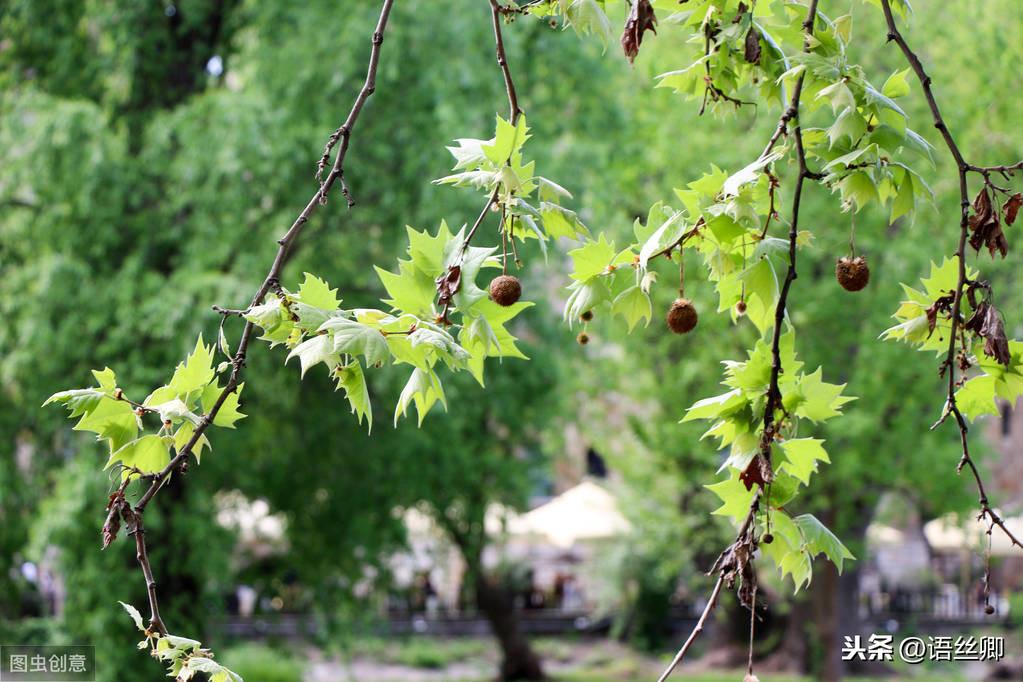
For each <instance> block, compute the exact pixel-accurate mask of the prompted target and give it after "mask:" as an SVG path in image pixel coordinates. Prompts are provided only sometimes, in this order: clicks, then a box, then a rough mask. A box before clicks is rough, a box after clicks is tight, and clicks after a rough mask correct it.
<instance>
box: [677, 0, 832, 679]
mask: <svg viewBox="0 0 1023 682" xmlns="http://www.w3.org/2000/svg"><path fill="white" fill-rule="evenodd" d="M817 4H818V0H810V4H809V6H808V8H807V12H806V20H805V21H804V22H803V32H804V34H805V38H804V43H803V50H804V52H808V51H809V50H810V37H811V36H812V35H813V27H814V24H815V23H816V21H817ZM804 78H805V72H804V73H802V74H800V75H799V79H798V80H797V81H796V85H795V87H794V88H793V90H792V99H791V101H790V102H789V106H788V108H787V109H786V110H785V111H784V112H783V113H782V115H781V117H780V118H779V120H778V126H777V128H775V132H774V134H773V135H772V136H771V139H770V140H769V141H768V143H767V146H766V147H765V148H764V151H763V152H762V153H761V155H760V158H764V157H765V156H767V154H769V153H770V152H771V150H772V149H773V148H774V146H775V144H777V142H778V140H779V139H780V138H781V136H782V135H784V134H785V133H786V130H787V128H788V124H789V122H791V121H793V120H794V121H796V126H795V130H794V131H793V132H794V136H795V141H796V154H797V156H798V160H799V175H798V176H797V178H796V187H795V191H794V193H793V197H792V220H791V223H790V227H789V238H788V241H789V267H788V272H787V273H786V275H785V283H784V284H783V286H782V290H781V293H780V294H779V296H778V301H777V303H776V304H775V308H774V332H773V336H772V339H771V355H772V363H771V381H770V385H769V387H768V390H767V401H766V404H765V406H764V417H763V423H764V432H763V437H762V439H761V444H760V455H759V456H760V457H763V459H764V465H765V466H766V467H767V469H768V472H770V461H771V447H772V444H773V440H774V413H775V411H776V410H777V409H778V408H780V407H781V404H782V403H781V400H782V396H781V391H780V390H779V388H778V380H779V377H780V375H781V372H782V364H781V349H780V346H781V327H782V323H783V322H784V320H785V308H786V306H787V304H788V297H789V291H790V290H791V287H792V282H793V281H795V279H796V277H797V276H798V275H797V273H796V246H797V244H796V242H797V238H798V236H799V207H800V204H801V202H802V197H803V183H804V182H805V181H806V180H807V179H812V178H815V177H818V176H817V175H816V174H815V173H813V172H811V171H810V170H809V168H808V166H807V162H806V150H805V149H804V147H803V136H802V129H801V127H800V125H799V109H800V100H801V98H802V93H803V81H804ZM769 476H770V473H769ZM768 483H770V479H769V478H768ZM764 492H765V489H764V486H763V484H761V485H760V487H758V488H757V490H756V492H755V493H754V494H753V499H752V500H751V502H750V507H749V512H747V514H746V518H745V520H744V521H743V522H742V525H741V526H740V527H739V532H738V533H737V534H736V536H735V540H734V541H733V542H732V544H731V545H729V546H728V547H727V548H726V549H725V550H724V551H723V552H722V553H721V554H720V555H719V556H718V558H717V560H716V561H715V562H714V565H713V566H712V567H711V570H710V572H709V573H710V574H714V573H717V574H718V580H717V582H716V583H715V585H714V590H713V592H711V597H710V599H709V600H708V602H707V606H706V607H705V608H704V610H703V614H702V615H701V616H700V620H699V621H698V622H697V624H696V627H695V628H694V629H693V631H692V632H691V633H690V634H689V637H688V638H687V639H686V641H685V643H683V645H682V648H681V649H679V651H678V653H677V654H675V657H674V658H673V659H672V662H671V663H670V664H669V665H668V668H667V669H666V670H665V671H664V672H663V673H662V674H661V676H660V677H659V678H658V680H657V682H664V681H665V680H666V679H667V678H668V676H669V675H671V672H672V671H673V670H674V669H675V667H676V666H678V664H679V663H680V662H681V661H682V659H683V658H685V655H686V653H687V652H688V651H689V648H690V646H692V644H693V642H694V641H695V640H696V638H697V637H698V636H699V635H700V633H701V632H702V631H703V625H704V622H705V621H706V619H707V616H708V614H709V613H710V612H711V611H713V609H714V607H715V605H716V604H717V598H718V594H719V593H720V591H721V586H722V584H724V583H728V584H729V587H731V584H732V583H733V582H734V581H735V579H736V578H737V577H738V578H740V579H743V576H744V575H745V576H747V579H748V576H749V564H750V563H751V562H752V560H753V554H754V553H755V552H756V549H757V544H758V541H757V539H756V537H755V521H756V515H757V511H758V510H759V509H760V500H761V498H762V497H764ZM765 499H766V498H765ZM750 608H751V609H752V608H753V605H751V606H750Z"/></svg>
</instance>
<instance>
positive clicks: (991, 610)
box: [984, 604, 995, 616]
mask: <svg viewBox="0 0 1023 682" xmlns="http://www.w3.org/2000/svg"><path fill="white" fill-rule="evenodd" d="M984 613H986V614H987V615H989V616H993V615H995V607H994V606H991V604H988V605H987V606H985V607H984Z"/></svg>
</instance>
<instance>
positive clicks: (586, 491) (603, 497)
mask: <svg viewBox="0 0 1023 682" xmlns="http://www.w3.org/2000/svg"><path fill="white" fill-rule="evenodd" d="M629 528H630V526H629V522H628V521H627V520H626V519H625V517H624V516H622V513H621V512H620V511H619V510H618V501H617V500H616V499H615V497H614V495H612V494H611V493H609V492H608V491H607V490H605V489H604V488H602V487H600V486H599V485H597V484H596V483H593V482H592V481H583V482H582V483H580V484H579V485H577V486H575V487H574V488H571V489H569V490H566V491H565V492H564V493H562V494H561V495H558V496H557V497H555V498H554V499H552V500H550V501H548V502H546V503H544V504H542V505H540V506H539V507H537V508H536V509H533V510H532V511H530V512H527V513H525V514H523V515H521V516H517V517H513V518H510V519H508V534H509V535H510V536H512V538H515V539H526V538H537V539H542V540H544V541H546V542H549V543H551V544H553V545H556V546H558V547H571V546H572V545H574V544H576V543H579V542H587V541H594V540H604V539H608V538H613V537H617V536H619V535H622V534H624V533H627V532H628V531H629Z"/></svg>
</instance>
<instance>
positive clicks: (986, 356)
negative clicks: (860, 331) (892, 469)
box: [881, 257, 1023, 419]
mask: <svg viewBox="0 0 1023 682" xmlns="http://www.w3.org/2000/svg"><path fill="white" fill-rule="evenodd" d="M966 278H967V280H968V282H970V284H968V286H967V289H966V292H965V295H964V296H962V299H961V301H960V308H959V313H958V314H959V317H958V319H957V320H956V322H955V328H956V330H957V333H958V334H961V335H962V341H961V343H960V344H959V345H960V348H959V351H958V356H957V358H956V362H957V369H958V370H959V371H961V372H964V373H966V372H967V371H968V370H971V369H972V370H973V371H972V372H970V374H969V375H967V376H965V377H964V378H963V379H962V380H961V382H960V384H961V385H960V386H959V387H958V389H957V390H956V393H955V398H956V405H957V406H958V407H959V409H960V410H961V411H962V413H963V414H964V415H966V416H967V417H968V418H970V419H976V418H977V417H980V416H982V415H985V414H991V415H997V414H998V408H997V405H996V402H995V401H996V400H1005V401H1007V402H1009V403H1010V404H1014V403H1015V402H1016V400H1017V398H1019V396H1021V395H1023V342H1020V341H1018V340H1015V339H1009V338H1008V337H1007V336H1006V333H1005V323H1004V321H1003V320H1002V316H1001V313H1000V312H999V311H998V309H997V308H996V307H995V306H994V303H993V302H992V301H991V290H990V287H989V286H988V285H987V284H986V283H984V282H978V281H977V271H976V270H974V269H973V268H971V267H967V268H966ZM958 279H959V259H958V257H952V258H946V259H945V260H944V261H942V263H941V265H938V264H936V263H931V272H930V274H929V276H928V277H926V278H924V279H922V280H921V284H922V288H921V289H914V288H912V287H909V286H906V285H903V291H904V292H905V295H906V300H904V301H903V302H902V303H901V304H900V305H899V308H898V309H897V310H896V311H895V313H894V315H893V317H894V318H895V319H896V320H897V321H898V324H896V325H894V326H893V327H890V328H889V329H886V330H885V331H884V332H883V333H882V335H881V336H882V338H884V339H886V340H891V341H904V342H906V343H908V344H910V345H911V346H914V347H916V348H917V349H919V350H922V351H933V352H934V353H936V354H941V353H944V352H946V351H947V350H948V347H949V334H950V333H951V332H952V328H953V317H952V316H953V312H954V310H953V308H954V301H955V292H956V287H957V285H958ZM968 337H969V338H968ZM944 371H952V368H949V367H946V368H945V369H944Z"/></svg>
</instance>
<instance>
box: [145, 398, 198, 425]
mask: <svg viewBox="0 0 1023 682" xmlns="http://www.w3.org/2000/svg"><path fill="white" fill-rule="evenodd" d="M150 407H151V409H154V410H156V411H157V413H158V414H159V415H160V421H163V422H168V421H169V422H172V423H174V424H177V423H178V422H180V421H188V422H191V423H192V424H198V423H199V416H198V415H197V414H195V413H194V412H192V411H191V410H189V409H188V405H186V404H185V403H183V402H182V401H181V399H180V398H174V399H173V400H168V401H167V402H165V403H160V404H159V405H151V406H150Z"/></svg>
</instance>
